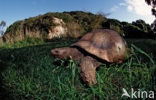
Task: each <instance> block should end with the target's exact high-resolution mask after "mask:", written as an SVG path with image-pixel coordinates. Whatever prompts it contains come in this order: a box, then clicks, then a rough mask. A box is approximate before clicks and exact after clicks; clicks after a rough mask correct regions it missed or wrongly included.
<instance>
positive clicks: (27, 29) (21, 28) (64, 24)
mask: <svg viewBox="0 0 156 100" xmlns="http://www.w3.org/2000/svg"><path fill="white" fill-rule="evenodd" d="M97 28H108V29H113V30H115V31H117V32H119V33H120V34H121V35H122V36H124V37H126V38H152V39H155V37H156V36H155V34H154V32H153V31H152V29H151V27H150V25H149V24H146V23H145V22H144V21H143V20H137V21H135V22H133V23H127V22H120V21H118V20H116V19H108V18H106V17H105V16H103V14H92V13H90V12H82V11H72V12H63V13H58V12H56V13H46V14H44V15H39V16H36V17H31V18H28V19H24V20H21V21H17V22H15V23H13V24H12V25H10V26H9V27H8V28H7V30H6V32H5V34H4V36H3V37H2V38H3V39H2V40H3V42H6V43H15V42H17V41H21V40H25V39H26V38H27V37H31V38H41V39H43V40H51V39H53V38H62V37H63V38H66V37H68V38H69V37H71V38H79V37H81V36H83V35H84V34H85V33H87V32H90V31H91V30H93V29H97Z"/></svg>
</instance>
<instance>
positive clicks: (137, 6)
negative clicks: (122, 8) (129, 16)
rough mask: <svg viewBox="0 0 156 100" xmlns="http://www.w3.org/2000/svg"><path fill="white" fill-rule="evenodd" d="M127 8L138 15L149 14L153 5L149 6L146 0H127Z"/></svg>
mask: <svg viewBox="0 0 156 100" xmlns="http://www.w3.org/2000/svg"><path fill="white" fill-rule="evenodd" d="M125 3H126V4H127V9H128V10H130V11H132V12H135V13H136V14H138V15H142V16H147V15H151V14H152V13H151V8H152V7H151V6H148V5H147V4H146V2H145V0H125Z"/></svg>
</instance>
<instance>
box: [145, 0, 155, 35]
mask: <svg viewBox="0 0 156 100" xmlns="http://www.w3.org/2000/svg"><path fill="white" fill-rule="evenodd" d="M145 2H146V3H147V4H148V5H151V6H152V9H151V11H152V15H154V16H155V17H156V9H155V8H156V0H145ZM151 26H152V28H153V30H154V31H155V32H156V19H155V21H154V22H153V23H152V25H151Z"/></svg>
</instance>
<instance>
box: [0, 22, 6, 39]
mask: <svg viewBox="0 0 156 100" xmlns="http://www.w3.org/2000/svg"><path fill="white" fill-rule="evenodd" d="M5 26H6V22H5V21H1V23H0V36H2V35H3V34H4V27H5Z"/></svg>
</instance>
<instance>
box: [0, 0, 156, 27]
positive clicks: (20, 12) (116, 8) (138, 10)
mask: <svg viewBox="0 0 156 100" xmlns="http://www.w3.org/2000/svg"><path fill="white" fill-rule="evenodd" d="M67 1H68V2H67ZM67 1H61V2H59V1H57V0H53V1H51V0H27V1H21V0H14V1H10V0H5V1H3V2H1V6H0V12H1V13H0V16H1V17H0V21H2V20H4V21H5V22H6V27H5V28H7V27H8V26H10V25H11V24H13V23H14V22H16V21H19V20H24V19H27V18H30V17H35V16H38V15H43V14H45V13H48V12H70V11H84V12H91V13H93V14H97V13H99V12H102V13H105V14H108V13H110V15H109V16H106V17H107V18H112V19H117V20H119V21H126V22H129V23H131V22H133V21H136V20H139V19H142V20H144V21H145V22H146V23H148V24H151V23H152V22H153V21H154V19H155V17H154V16H153V15H152V13H151V7H150V6H148V5H147V4H146V3H145V0H118V1H115V0H109V1H106V0H104V1H103V0H84V1H82V0H79V1H74V2H73V1H72V0H67Z"/></svg>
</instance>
